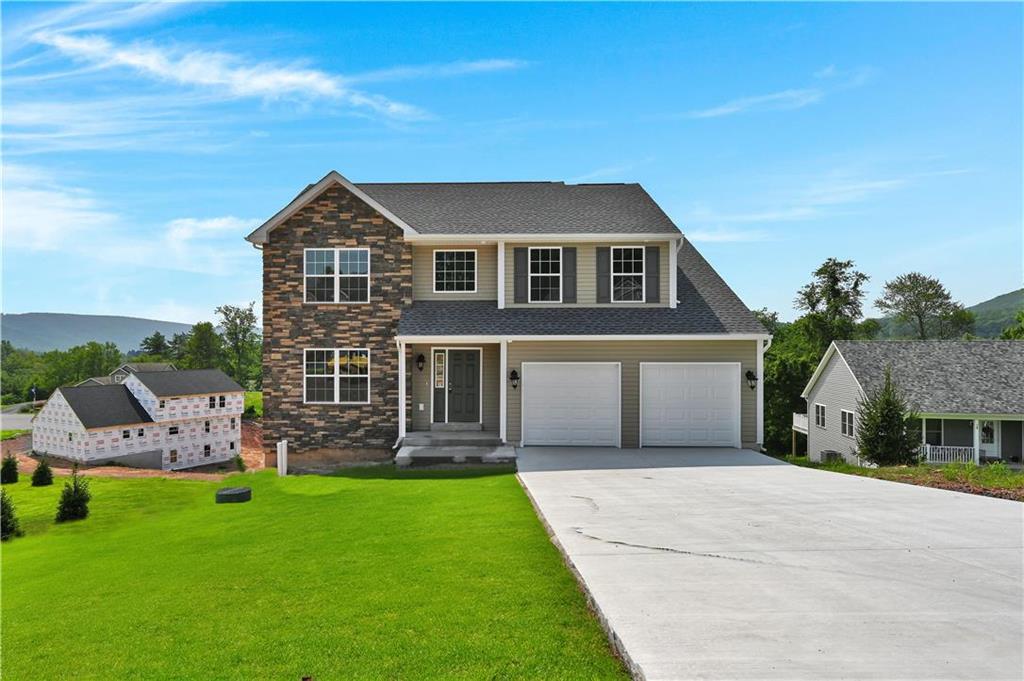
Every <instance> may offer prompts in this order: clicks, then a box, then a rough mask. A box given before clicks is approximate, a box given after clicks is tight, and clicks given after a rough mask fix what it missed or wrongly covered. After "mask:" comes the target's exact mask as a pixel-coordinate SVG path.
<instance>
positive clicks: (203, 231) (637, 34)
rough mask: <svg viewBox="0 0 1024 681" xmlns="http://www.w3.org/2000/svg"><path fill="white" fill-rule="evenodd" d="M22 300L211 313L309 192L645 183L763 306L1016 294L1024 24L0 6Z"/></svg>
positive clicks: (318, 7) (147, 312)
mask: <svg viewBox="0 0 1024 681" xmlns="http://www.w3.org/2000/svg"><path fill="white" fill-rule="evenodd" d="M2 19H3V33H2V37H3V71H2V74H3V82H2V88H3V93H2V94H3V116H4V119H3V154H4V159H3V165H4V167H3V171H4V175H3V189H4V202H3V218H4V250H3V266H4V272H3V309H4V311H5V312H30V311H52V312H78V313H96V314H128V315H135V316H149V317H155V318H159V319H169V320H175V321H187V322H194V321H198V320H200V319H209V318H212V315H213V308H214V307H216V306H217V305H219V304H222V303H236V304H237V303H244V302H245V301H248V300H257V301H258V300H259V297H260V260H259V254H258V252H257V251H255V250H253V249H252V248H251V247H250V246H249V245H248V244H247V243H245V242H244V241H242V236H243V235H244V234H246V233H247V232H248V231H249V229H250V228H252V227H254V226H256V225H258V224H259V223H260V222H261V221H262V220H264V219H266V218H267V217H269V216H270V215H272V214H273V213H274V212H276V211H277V210H278V209H279V208H280V207H281V206H283V205H284V204H285V203H287V201H289V200H290V199H291V198H292V197H293V196H294V195H295V193H296V192H297V191H298V190H300V189H301V188H302V187H303V186H305V184H306V183H307V182H310V181H314V180H317V179H319V178H320V177H322V176H323V175H324V174H325V173H326V172H327V171H328V170H330V169H337V170H338V171H340V172H341V173H342V174H344V175H346V176H347V177H349V178H350V179H352V180H354V181H357V182H358V181H428V180H453V181H457V180H526V179H558V180H566V181H571V182H640V183H642V184H643V185H644V186H645V187H646V188H647V190H648V191H649V192H650V193H651V194H652V195H653V196H654V198H655V199H656V200H657V201H658V202H659V203H660V204H661V206H662V207H663V208H664V209H665V210H666V212H667V213H668V214H669V215H670V216H671V217H672V218H673V219H674V220H675V221H676V223H677V224H678V225H679V226H680V227H681V228H682V230H683V232H684V233H686V234H687V235H688V236H689V237H690V238H691V240H693V241H694V243H696V244H697V246H698V248H699V249H700V250H701V251H702V252H703V253H704V254H705V256H706V257H707V258H708V259H709V260H710V261H711V262H712V263H713V264H714V265H715V267H716V268H717V269H718V271H719V272H720V273H721V274H722V275H723V276H724V277H725V279H726V280H727V281H728V282H729V283H730V284H731V285H732V286H733V287H734V288H735V289H736V291H737V293H739V295H740V296H741V297H742V298H743V300H744V301H745V302H746V303H747V304H748V305H749V306H750V307H752V308H758V307H763V306H766V307H769V308H771V309H774V310H778V311H779V312H780V313H781V314H782V316H783V317H784V318H792V317H793V316H794V313H793V310H792V307H791V302H792V299H793V296H794V293H795V291H796V289H797V288H798V287H799V286H801V285H802V284H803V283H805V282H806V281H807V280H808V278H809V273H810V271H811V270H813V269H814V268H815V267H816V266H817V265H818V264H819V263H820V262H821V261H822V260H824V259H825V258H827V257H829V256H836V257H841V258H850V259H853V260H855V261H856V263H857V265H858V267H859V268H860V269H861V270H863V271H865V272H866V273H868V274H869V275H870V276H871V284H870V287H869V295H870V296H871V299H874V297H875V296H876V295H877V294H878V292H879V291H880V289H881V287H882V285H883V283H884V282H885V280H886V279H890V278H892V277H894V276H896V275H898V274H900V273H902V272H906V271H911V270H918V271H922V272H925V273H927V274H930V275H933V276H937V277H939V278H940V279H941V280H942V281H943V282H944V283H945V284H946V285H947V286H948V287H949V288H950V289H951V291H952V292H953V294H954V296H955V297H957V298H958V299H960V300H961V301H963V302H964V303H966V304H973V303H976V302H979V301H981V300H984V299H986V298H989V297H991V296H993V295H997V294H1000V293H1004V292H1006V291H1009V290H1011V289H1013V288H1017V287H1020V286H1021V283H1022V278H1024V274H1022V262H1024V244H1022V182H1024V181H1022V168H1021V151H1022V144H1024V139H1022V128H1021V126H1022V100H1024V95H1022V88H1021V82H1022V67H1021V54H1022V49H1024V46H1022V39H1021V27H1022V7H1021V5H1020V4H1003V5H978V4H972V5H952V4H950V5H946V4H940V5H934V4H902V5H887V4H867V5H834V4H778V5H773V4H756V5H738V4H711V5H695V4H694V5H685V4H681V5H669V4H658V5H650V4H645V5H606V4H600V5H586V4H572V5H554V4H545V5H470V4H458V5H441V4H423V5H398V4H387V5H356V4H328V3H318V4H216V5H215V4H202V5H197V4H185V3H178V4H166V5H158V4H143V5H111V4H103V5H63V4H61V5H57V4H48V5H38V4H29V3H9V2H8V3H4V4H3V7H2Z"/></svg>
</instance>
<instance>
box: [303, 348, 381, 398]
mask: <svg viewBox="0 0 1024 681" xmlns="http://www.w3.org/2000/svg"><path fill="white" fill-rule="evenodd" d="M307 352H333V353H334V374H333V377H334V400H333V401H330V402H322V401H320V402H314V401H309V400H307V399H306V379H308V378H329V376H328V375H327V374H307V373H306V353H307ZM339 352H365V353H366V401H365V402H341V401H340V400H339V399H338V398H339V396H340V387H341V381H340V380H339V379H341V378H358V377H356V376H344V377H343V376H342V375H341V371H340V370H341V364H340V363H339V362H338V353H339ZM371 364H372V361H371V359H370V349H369V348H303V350H302V403H303V404H370V401H371V395H372V393H371V392H370V390H371V384H370V380H371V379H370V371H371V369H370V366H371Z"/></svg>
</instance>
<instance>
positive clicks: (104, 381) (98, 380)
mask: <svg viewBox="0 0 1024 681" xmlns="http://www.w3.org/2000/svg"><path fill="white" fill-rule="evenodd" d="M113 382H114V379H113V378H111V377H110V376H90V377H89V378H87V379H85V380H84V381H79V382H78V383H76V384H75V385H110V384H111V383H113Z"/></svg>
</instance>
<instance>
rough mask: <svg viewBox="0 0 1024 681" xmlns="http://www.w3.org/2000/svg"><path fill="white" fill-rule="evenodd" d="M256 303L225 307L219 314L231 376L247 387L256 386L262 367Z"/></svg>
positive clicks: (222, 306)
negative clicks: (260, 364)
mask: <svg viewBox="0 0 1024 681" xmlns="http://www.w3.org/2000/svg"><path fill="white" fill-rule="evenodd" d="M255 306H256V303H255V302H251V303H249V305H248V306H247V307H236V306H234V305H221V306H220V307H218V308H217V314H218V315H220V318H221V323H220V326H221V329H223V337H224V355H225V359H226V365H227V367H226V368H227V373H228V374H229V375H231V377H232V378H234V379H235V380H236V381H238V382H239V383H241V384H242V385H244V386H251V385H252V384H253V383H254V382H255V378H256V375H255V374H256V373H257V372H258V370H259V363H260V332H259V327H258V326H257V319H256V313H255V312H254V311H253V308H254V307H255Z"/></svg>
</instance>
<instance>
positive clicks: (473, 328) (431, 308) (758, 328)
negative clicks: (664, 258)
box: [398, 242, 767, 336]
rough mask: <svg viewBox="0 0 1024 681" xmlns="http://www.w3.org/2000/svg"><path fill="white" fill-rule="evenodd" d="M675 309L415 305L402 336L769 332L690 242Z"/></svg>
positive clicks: (401, 324)
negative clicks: (503, 307) (499, 307)
mask: <svg viewBox="0 0 1024 681" xmlns="http://www.w3.org/2000/svg"><path fill="white" fill-rule="evenodd" d="M678 263H679V274H678V277H677V291H678V296H679V304H678V306H677V307H676V308H675V309H672V308H668V307H619V306H615V305H601V306H597V307H538V308H529V307H514V308H505V309H504V310H499V309H498V307H497V303H496V301H493V300H492V301H435V300H422V301H416V302H414V303H413V304H412V306H411V307H409V308H406V309H405V310H404V311H403V312H402V318H401V320H399V323H398V333H399V334H400V335H403V336H425V335H430V336H443V335H453V336H472V335H501V336H504V335H512V336H516V335H518V336H535V335H536V336H539V335H551V336H556V335H598V334H603V335H624V334H629V335H644V334H698V333H701V334H703V333H710V334H714V333H767V331H766V330H765V328H764V327H763V326H762V325H761V323H760V322H759V321H758V320H757V319H756V318H755V317H754V315H753V314H752V313H751V312H750V310H749V309H748V308H747V306H746V305H744V304H743V301H741V300H740V299H739V297H737V295H736V294H735V293H734V292H733V291H732V289H730V288H729V286H728V285H727V284H726V283H725V282H724V281H723V280H722V278H721V277H720V276H718V273H717V272H715V270H714V268H712V267H711V265H710V264H709V263H708V262H707V260H705V259H704V258H703V256H701V254H700V253H699V252H697V249H695V248H694V247H693V246H692V245H691V244H690V243H689V242H684V243H683V246H682V248H681V249H680V251H679V260H678Z"/></svg>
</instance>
